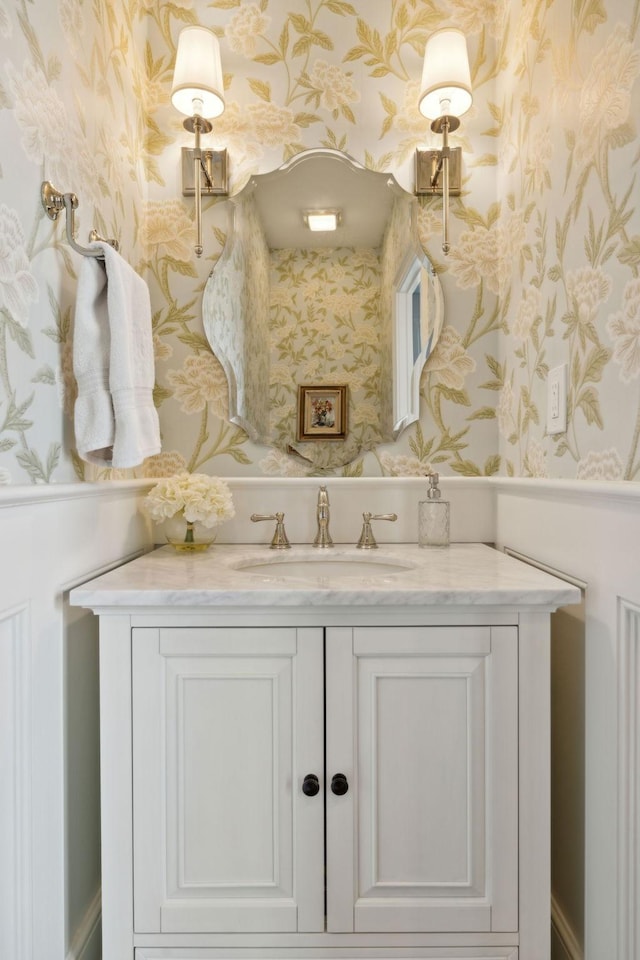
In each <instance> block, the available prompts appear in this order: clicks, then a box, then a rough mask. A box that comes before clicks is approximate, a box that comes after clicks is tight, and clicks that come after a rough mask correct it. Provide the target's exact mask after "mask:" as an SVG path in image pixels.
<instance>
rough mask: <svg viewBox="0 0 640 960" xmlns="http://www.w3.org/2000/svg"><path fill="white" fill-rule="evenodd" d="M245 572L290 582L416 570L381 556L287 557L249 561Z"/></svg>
mask: <svg viewBox="0 0 640 960" xmlns="http://www.w3.org/2000/svg"><path fill="white" fill-rule="evenodd" d="M237 569H238V570H240V571H242V572H243V573H251V574H253V575H254V576H255V575H258V576H259V575H261V574H262V575H264V576H267V577H279V578H283V579H286V580H317V579H318V577H340V579H344V578H348V577H354V578H357V579H360V580H361V579H362V578H363V577H382V576H390V575H392V574H394V573H402V572H403V571H405V570H412V569H413V564H411V563H396V562H394V561H389V560H384V559H382V558H380V559H378V558H377V557H371V558H364V557H363V558H362V559H360V558H358V559H354V558H351V557H311V558H307V557H298V558H296V557H286V558H284V557H283V558H282V560H275V559H274V560H249V561H247V562H245V563H242V564H238V567H237Z"/></svg>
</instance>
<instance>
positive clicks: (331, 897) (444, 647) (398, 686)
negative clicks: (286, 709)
mask: <svg viewBox="0 0 640 960" xmlns="http://www.w3.org/2000/svg"><path fill="white" fill-rule="evenodd" d="M326 655H327V781H328V783H330V782H331V779H332V777H333V776H334V775H335V773H343V774H345V775H346V777H347V779H348V781H349V790H348V792H347V793H345V794H344V795H342V796H336V795H334V794H332V792H331V791H329V790H328V791H327V928H328V930H330V931H333V932H338V931H351V930H355V931H358V932H383V931H406V932H408V931H416V932H422V931H424V932H428V931H442V932H445V931H513V930H516V929H517V926H518V915H517V904H518V859H517V850H518V822H517V811H518V794H517V782H518V758H517V744H518V713H517V689H518V669H517V657H518V643H517V630H516V628H514V627H499V628H489V627H483V628H481V627H479V628H474V627H460V628H453V627H447V628H436V627H431V628H418V627H415V628H414V627H400V628H397V629H391V628H387V627H376V628H373V627H372V628H366V629H365V628H357V629H353V630H352V629H343V628H340V629H338V628H336V629H332V630H328V631H327V654H326Z"/></svg>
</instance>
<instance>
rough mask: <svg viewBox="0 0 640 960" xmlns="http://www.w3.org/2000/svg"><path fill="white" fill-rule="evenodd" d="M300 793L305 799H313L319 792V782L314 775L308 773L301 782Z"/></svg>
mask: <svg viewBox="0 0 640 960" xmlns="http://www.w3.org/2000/svg"><path fill="white" fill-rule="evenodd" d="M302 792H303V793H304V795H305V796H306V797H315V795H316V793H319V792H320V781H319V780H318V778H317V777H316V775H315V773H308V774H307V775H306V777H305V778H304V780H303V781H302Z"/></svg>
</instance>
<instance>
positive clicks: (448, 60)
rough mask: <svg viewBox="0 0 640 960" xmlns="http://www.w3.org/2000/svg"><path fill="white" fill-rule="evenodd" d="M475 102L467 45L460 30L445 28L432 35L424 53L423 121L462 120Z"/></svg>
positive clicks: (421, 99)
mask: <svg viewBox="0 0 640 960" xmlns="http://www.w3.org/2000/svg"><path fill="white" fill-rule="evenodd" d="M472 102H473V97H472V95H471V73H470V71H469V55H468V53H467V41H466V39H465V36H464V34H463V33H462V31H461V30H456V29H455V28H453V27H445V28H444V29H443V30H437V31H436V32H435V33H433V34H431V36H430V37H429V39H428V40H427V45H426V47H425V51H424V69H423V71H422V87H421V91H420V100H419V103H418V107H419V109H420V113H421V114H422V115H423V117H427V118H428V119H429V120H437V119H438V117H441V116H443V115H444V114H447V115H448V116H453V117H461V116H462V114H463V113H466V112H467V110H468V109H469V107H470V106H471V104H472Z"/></svg>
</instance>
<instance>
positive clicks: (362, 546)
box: [356, 513, 398, 550]
mask: <svg viewBox="0 0 640 960" xmlns="http://www.w3.org/2000/svg"><path fill="white" fill-rule="evenodd" d="M397 519H398V514H397V513H363V514H362V520H363V524H362V533H361V534H360V539H359V540H358V542H357V544H356V546H357V547H358V549H359V550H377V549H378V544H377V543H376V538H375V537H374V535H373V530H372V529H371V521H372V520H397Z"/></svg>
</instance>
